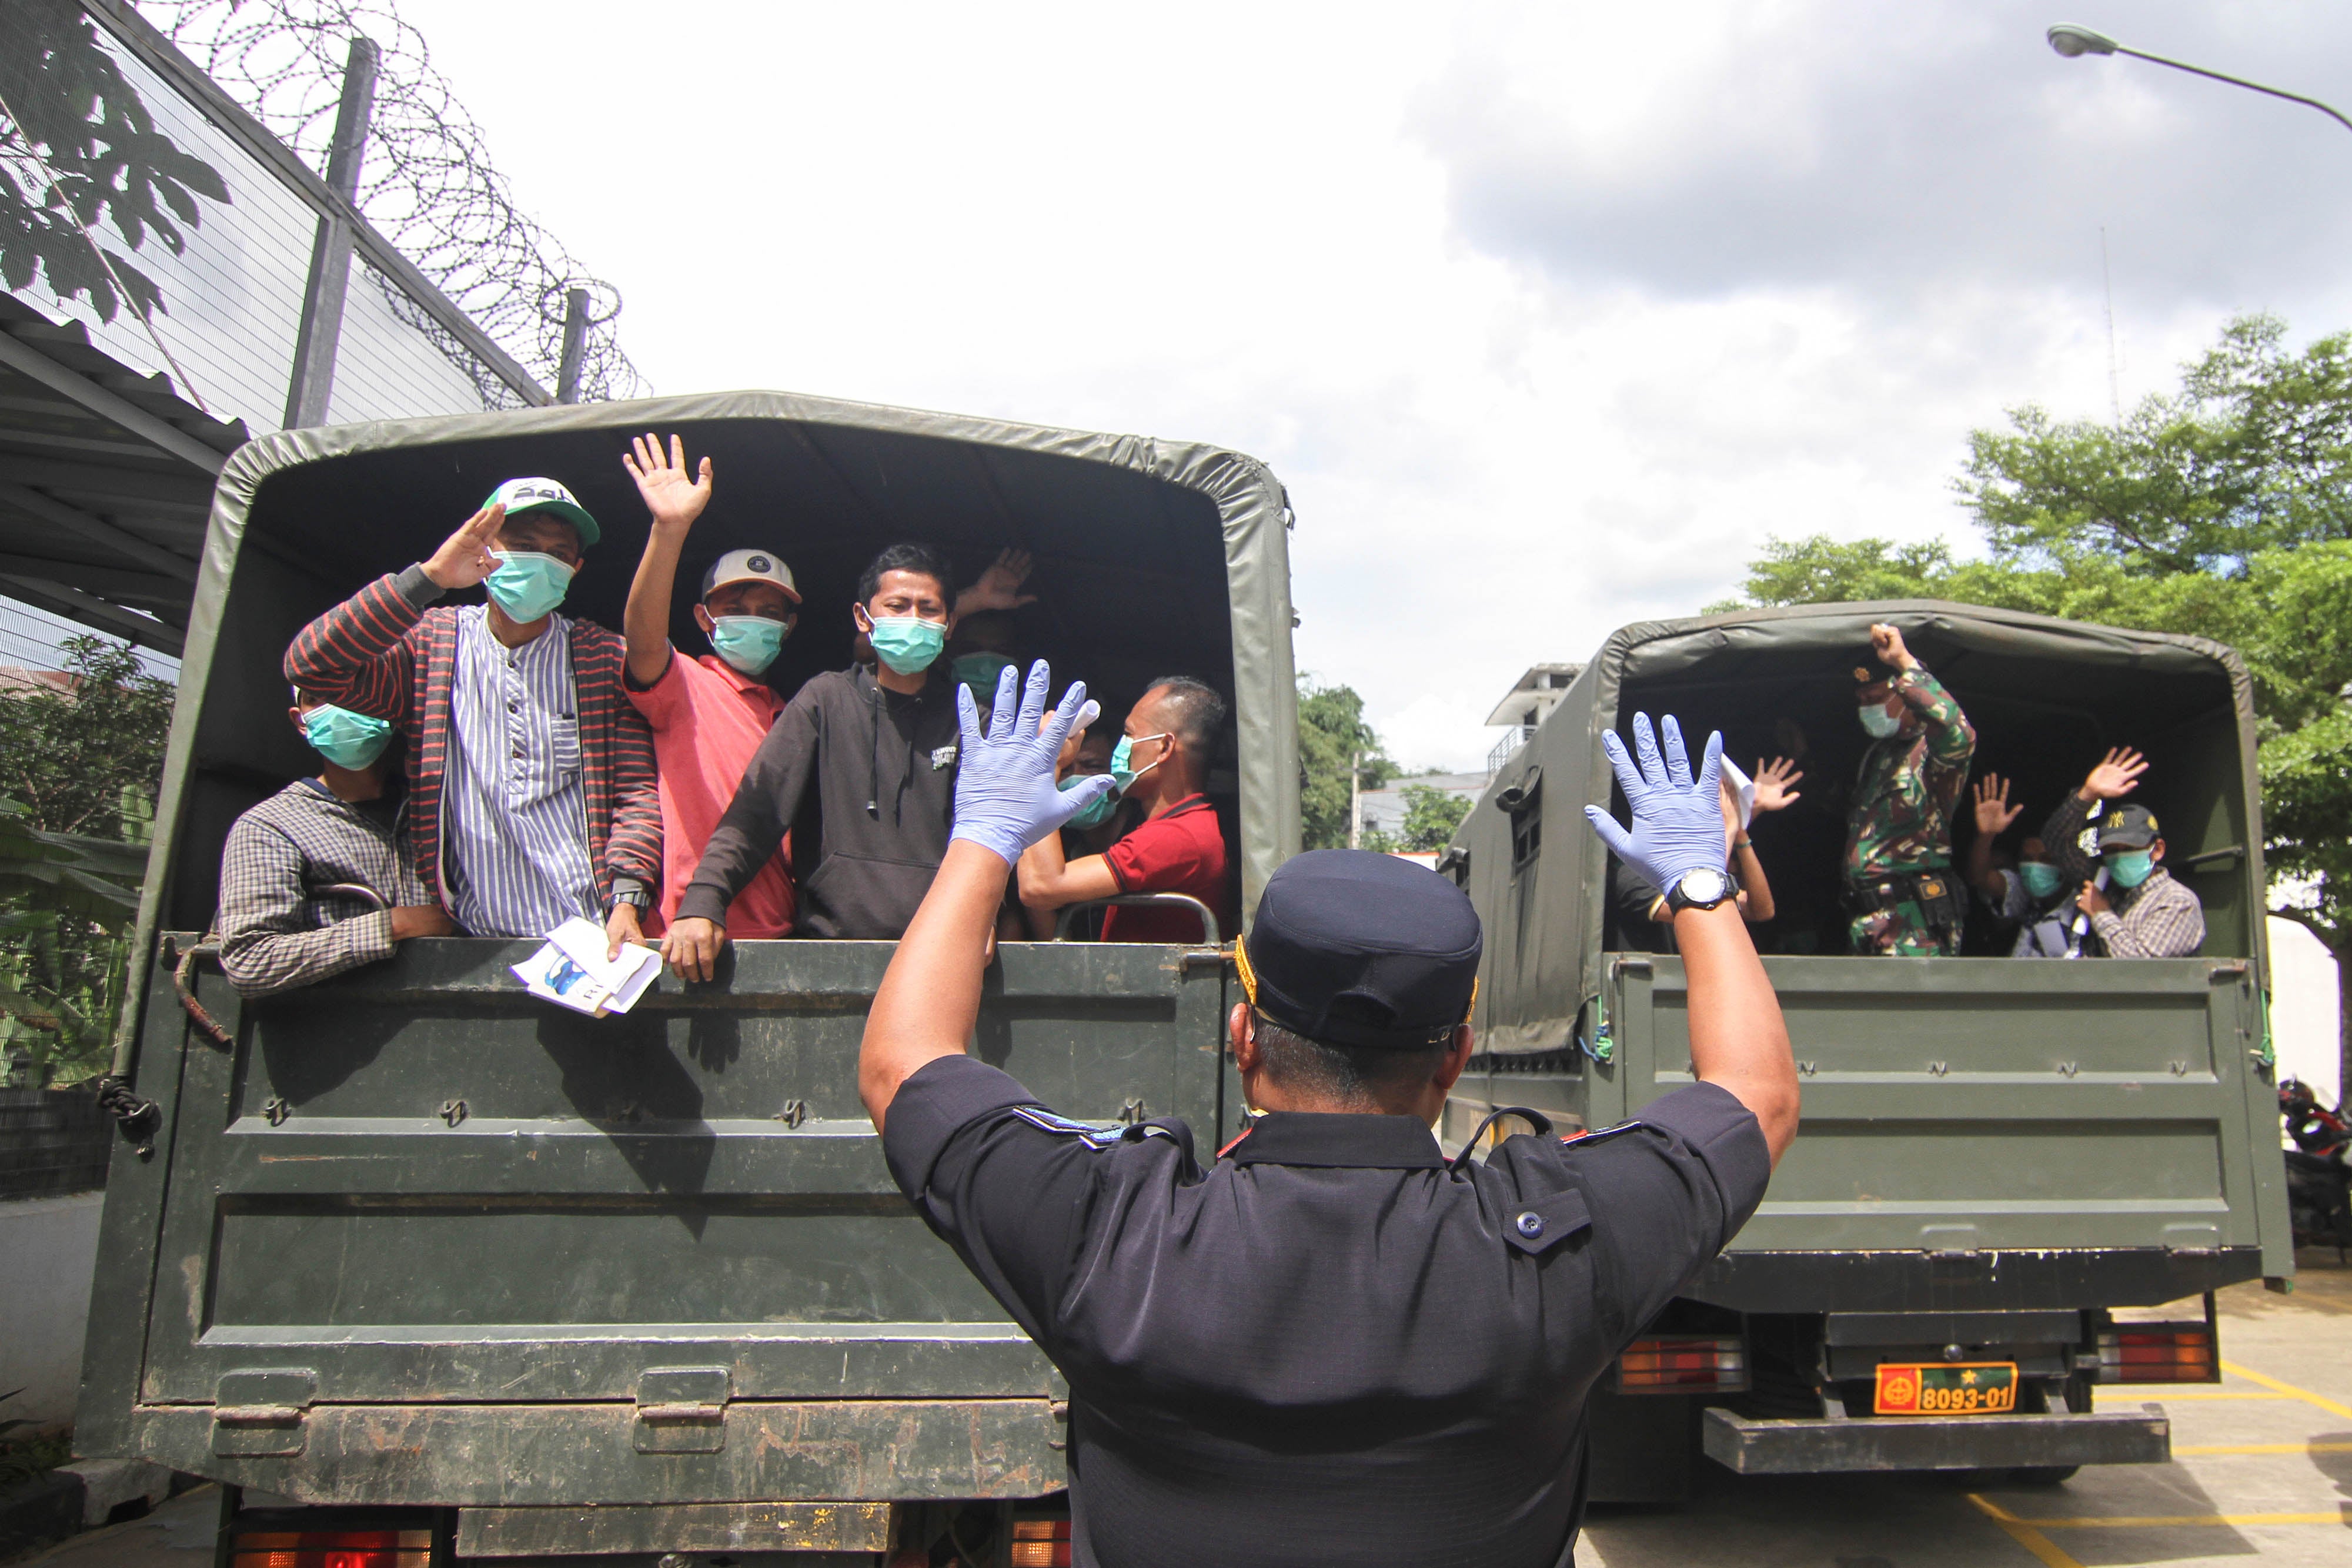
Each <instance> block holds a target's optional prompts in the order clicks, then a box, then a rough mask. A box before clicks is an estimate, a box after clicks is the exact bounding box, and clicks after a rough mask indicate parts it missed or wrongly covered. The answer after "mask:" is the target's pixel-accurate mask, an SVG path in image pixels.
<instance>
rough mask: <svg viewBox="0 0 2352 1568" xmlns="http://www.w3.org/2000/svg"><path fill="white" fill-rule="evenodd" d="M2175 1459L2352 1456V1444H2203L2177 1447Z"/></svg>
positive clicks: (2174, 1450)
mask: <svg viewBox="0 0 2352 1568" xmlns="http://www.w3.org/2000/svg"><path fill="white" fill-rule="evenodd" d="M2172 1454H2173V1457H2174V1458H2179V1457H2180V1456H2181V1455H2183V1454H2352V1443H2203V1444H2199V1445H2198V1446H2196V1447H2194V1448H2181V1447H2179V1446H2178V1445H2176V1446H2175V1447H2174V1448H2173V1450H2172Z"/></svg>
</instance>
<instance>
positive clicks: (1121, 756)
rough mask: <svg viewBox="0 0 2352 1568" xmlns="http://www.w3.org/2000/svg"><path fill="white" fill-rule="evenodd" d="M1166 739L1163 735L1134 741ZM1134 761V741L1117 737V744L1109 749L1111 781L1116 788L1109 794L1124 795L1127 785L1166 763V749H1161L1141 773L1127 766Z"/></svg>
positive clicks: (1143, 736) (1142, 736) (1141, 736)
mask: <svg viewBox="0 0 2352 1568" xmlns="http://www.w3.org/2000/svg"><path fill="white" fill-rule="evenodd" d="M1167 738H1168V737H1167V735H1166V734H1165V733H1162V734H1160V735H1140V736H1138V737H1135V739H1136V740H1165V739H1167ZM1134 760H1135V740H1129V738H1128V737H1126V736H1123V735H1122V736H1120V737H1118V745H1117V746H1114V747H1111V748H1110V776H1111V781H1112V783H1113V784H1114V785H1115V786H1117V787H1116V788H1115V789H1113V790H1112V791H1111V793H1113V794H1115V795H1124V794H1126V793H1127V791H1128V787H1129V785H1131V784H1133V783H1134V782H1135V781H1136V780H1137V779H1140V778H1142V777H1143V775H1144V774H1145V773H1149V772H1150V771H1151V769H1152V768H1157V767H1159V766H1160V763H1162V762H1165V761H1167V760H1168V753H1167V751H1166V749H1165V748H1163V749H1162V750H1161V751H1160V755H1159V756H1158V757H1157V758H1153V759H1152V762H1151V764H1150V767H1147V768H1144V769H1143V770H1142V771H1141V772H1138V771H1137V770H1136V769H1135V768H1132V767H1130V766H1129V764H1131V763H1133V762H1134Z"/></svg>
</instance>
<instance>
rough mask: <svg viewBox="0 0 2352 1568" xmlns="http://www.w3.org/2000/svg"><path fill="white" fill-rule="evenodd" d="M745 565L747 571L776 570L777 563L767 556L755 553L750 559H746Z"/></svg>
mask: <svg viewBox="0 0 2352 1568" xmlns="http://www.w3.org/2000/svg"><path fill="white" fill-rule="evenodd" d="M743 567H744V570H747V571H773V570H776V563H775V562H774V561H772V560H770V559H768V558H767V557H766V556H763V555H755V556H753V557H752V558H751V559H750V560H747V561H745V562H744V563H743Z"/></svg>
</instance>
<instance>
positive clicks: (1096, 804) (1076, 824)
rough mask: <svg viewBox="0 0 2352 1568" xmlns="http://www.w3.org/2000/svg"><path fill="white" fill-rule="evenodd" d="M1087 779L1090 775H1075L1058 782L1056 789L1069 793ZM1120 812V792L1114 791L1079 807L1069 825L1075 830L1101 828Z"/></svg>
mask: <svg viewBox="0 0 2352 1568" xmlns="http://www.w3.org/2000/svg"><path fill="white" fill-rule="evenodd" d="M1087 777H1088V775H1087V774H1084V773H1074V774H1072V775H1071V776H1070V777H1069V778H1067V779H1062V780H1060V781H1059V782H1057V783H1056V784H1055V786H1054V788H1055V789H1060V790H1064V791H1067V790H1068V789H1069V788H1070V786H1072V785H1073V784H1082V783H1084V782H1086V780H1087ZM1116 810H1118V790H1116V789H1114V790H1112V791H1111V792H1110V793H1109V794H1108V795H1105V796H1104V797H1103V798H1102V799H1101V800H1095V801H1092V802H1090V803H1088V804H1087V805H1084V806H1081V807H1079V808H1078V814H1077V815H1076V816H1075V817H1072V818H1071V819H1070V821H1069V824H1068V825H1069V826H1071V827H1073V828H1099V827H1101V826H1102V825H1103V824H1104V823H1105V822H1107V821H1110V814H1111V813H1112V812H1113V811H1116Z"/></svg>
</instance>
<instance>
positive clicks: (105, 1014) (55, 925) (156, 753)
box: [0, 636, 173, 1075]
mask: <svg viewBox="0 0 2352 1568" xmlns="http://www.w3.org/2000/svg"><path fill="white" fill-rule="evenodd" d="M63 647H64V651H65V653H66V655H67V662H68V666H69V669H70V672H71V674H72V675H73V677H74V682H73V686H72V689H71V690H69V691H53V690H47V689H36V690H33V691H29V692H13V693H6V694H0V1039H6V1040H10V1041H12V1042H13V1041H16V1040H24V1041H26V1042H27V1043H29V1044H30V1045H31V1046H32V1047H33V1048H34V1050H35V1051H36V1052H37V1055H38V1056H39V1057H40V1058H41V1059H42V1060H44V1061H49V1062H51V1063H52V1064H53V1065H55V1066H57V1067H59V1068H62V1069H63V1070H64V1071H66V1072H67V1073H68V1075H71V1074H74V1073H77V1072H81V1071H98V1070H99V1069H100V1066H101V1065H102V1064H103V1062H104V1061H105V1059H106V1055H107V1052H108V1050H109V1048H110V1043H111V1040H112V1038H113V1033H114V1025H115V1020H116V1019H117V1018H118V1017H119V1016H120V1013H121V1003H122V984H123V974H124V965H125V956H126V946H125V944H126V940H127V935H128V928H129V923H130V921H131V916H132V915H134V914H135V913H136V910H137V907H138V901H139V885H140V883H141V880H142V878H143V876H144V875H145V870H146V862H147V851H146V847H145V840H146V838H147V834H148V830H149V828H150V827H151V826H152V823H153V821H154V812H155V795H156V790H157V789H158V788H159V786H160V785H161V782H162V779H163V743H164V737H165V735H166V733H167V732H168V731H169V729H170V727H171V720H172V697H173V691H172V686H171V685H170V683H168V682H165V681H159V680H156V679H155V678H153V677H152V676H150V675H147V674H143V673H142V671H141V668H140V664H139V659H138V655H137V654H135V653H131V651H130V650H129V649H127V648H122V647H119V646H116V645H115V644H113V643H109V642H107V641H105V640H104V639H102V638H99V637H91V636H79V637H70V638H68V639H67V640H66V642H65V643H64V644H63Z"/></svg>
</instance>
